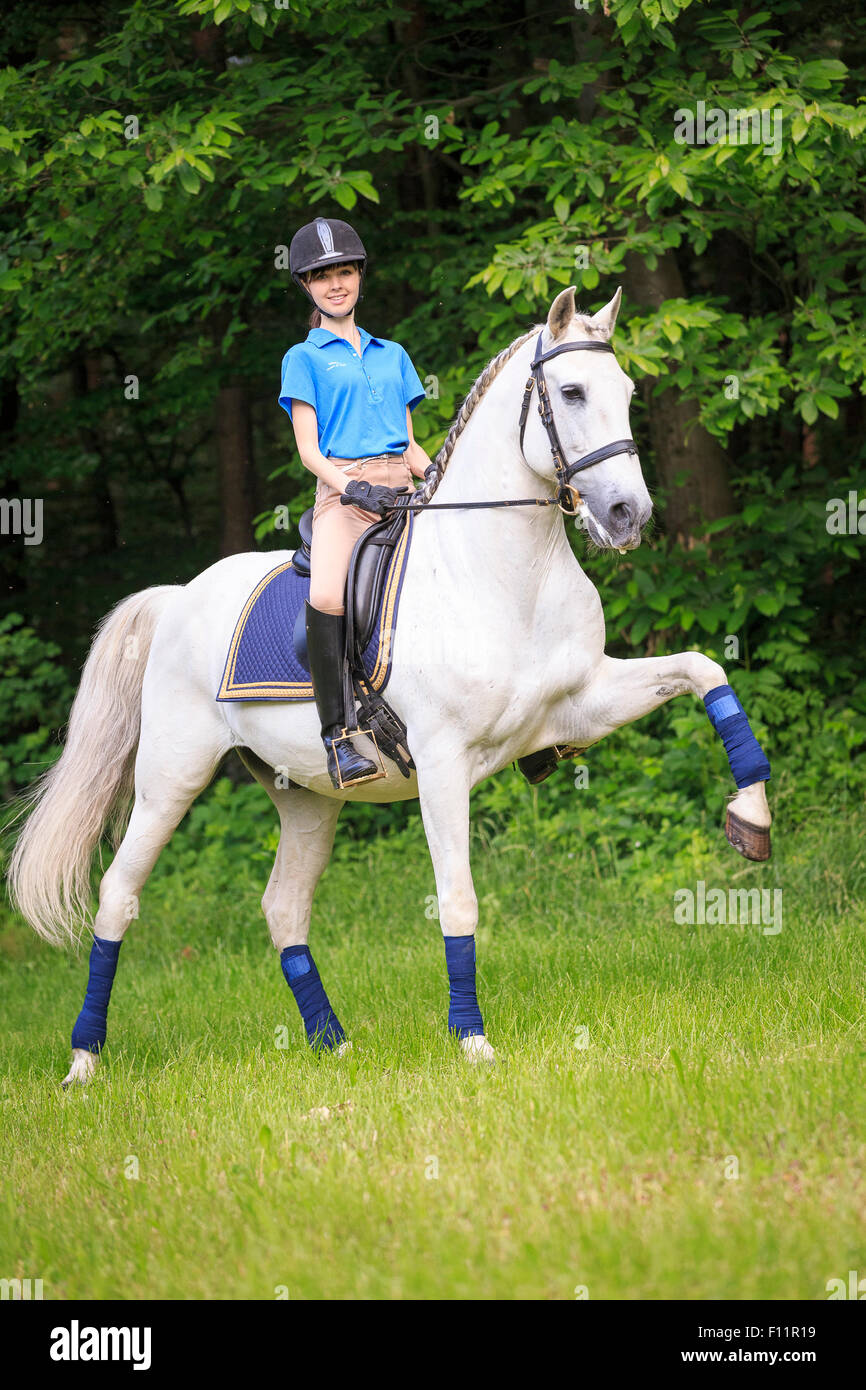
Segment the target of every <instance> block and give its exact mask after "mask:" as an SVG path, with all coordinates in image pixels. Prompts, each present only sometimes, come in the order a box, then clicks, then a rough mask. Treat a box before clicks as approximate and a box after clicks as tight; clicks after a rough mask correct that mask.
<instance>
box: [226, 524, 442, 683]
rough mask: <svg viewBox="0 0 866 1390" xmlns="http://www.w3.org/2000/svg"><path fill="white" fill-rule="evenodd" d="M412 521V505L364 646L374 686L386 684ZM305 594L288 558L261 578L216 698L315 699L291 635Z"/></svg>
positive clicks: (305, 585)
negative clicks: (370, 633)
mask: <svg viewBox="0 0 866 1390" xmlns="http://www.w3.org/2000/svg"><path fill="white" fill-rule="evenodd" d="M414 525H415V517H414V514H413V513H412V512H411V511H410V513H409V519H408V521H407V523H406V526H405V527H404V528H403V533H402V535H401V536H400V539H399V541H398V542H397V544H396V545H395V546H394V550H393V552H392V555H391V563H390V564H389V566H388V570H387V573H386V576H385V583H384V584H383V586H382V599H381V602H380V604H379V611H378V613H377V614H376V623H375V626H374V628H373V635H372V636H371V638H370V641H369V642H368V643H367V646H366V648H365V650H364V655H363V666H364V671H365V672H366V675H367V679H368V680H369V682H370V685H371V686H372V688H373V689H374V690H384V689H385V686H386V685H387V684H388V678H389V676H390V674H391V647H392V645H393V644H392V642H391V640H390V634H391V632H392V630H393V628H394V627H395V626H396V624H397V610H398V608H399V605H400V591H401V589H402V588H403V575H404V573H405V570H406V557H407V556H408V554H409V546H410V544H411V541H412V529H413V527H414ZM309 597H310V580H309V576H308V575H303V574H298V572H297V570H296V569H295V568H294V567H293V565H292V562H291V560H286V561H285V562H284V563H283V564H281V565H277V566H276V568H275V569H272V570H270V571H269V573H268V574H266V575H265V577H264V579H262V580H260V581H259V583H258V584H257V585H256V587H255V588H254V589H253V592H252V593H251V594H250V596H249V598H248V599H247V601H246V603H245V604H244V606H243V608H242V609H241V613H240V617H239V618H238V620H237V623H236V624H235V630H234V633H233V634H232V640H231V642H230V644H229V650H228V656H227V657H226V664H225V670H224V671H223V677H222V680H221V682H220V688H219V693H218V695H217V697H216V698H217V699H218V700H312V699H313V683H312V681H311V679H310V671H309V667H308V666H306V665H305V664H304V663H303V662H302V661H301V659H300V657H299V656H298V654H297V652H296V651H295V644H294V640H293V632H294V627H295V622H296V621H297V618H298V613H299V611H300V610H301V609H302V607H303V604H304V600H305V599H308V598H309Z"/></svg>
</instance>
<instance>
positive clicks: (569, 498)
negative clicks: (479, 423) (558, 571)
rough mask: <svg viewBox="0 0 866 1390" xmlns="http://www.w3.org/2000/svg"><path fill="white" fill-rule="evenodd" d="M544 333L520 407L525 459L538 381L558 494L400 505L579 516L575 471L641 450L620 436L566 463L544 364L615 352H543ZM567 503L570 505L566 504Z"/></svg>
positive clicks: (584, 348)
mask: <svg viewBox="0 0 866 1390" xmlns="http://www.w3.org/2000/svg"><path fill="white" fill-rule="evenodd" d="M543 336H544V330H543V329H542V331H541V333H539V335H538V342H537V343H536V345H535V356H534V357H533V360H532V363H531V367H530V371H531V375H530V377H529V379H528V381H527V383H526V386H525V387H524V390H523V404H522V405H521V407H520V452H521V454H523V458H524V460H525V459H526V455H525V454H524V453H523V435H524V431H525V429H526V420H527V416H528V414H529V402H530V400H531V398H532V391H533V387H534V386H535V385H536V384H537V386H538V413H539V415H540V416H541V423H542V424H543V425H544V428H545V430H546V431H547V437H548V439H549V440H550V452H551V454H552V455H553V465H554V467H555V469H556V481H557V489H556V493H555V495H554V496H553V497H513V498H509V499H508V500H507V501H504V502H422V503H420V504H419V505H416V506H413V505H412V503H411V501H410V500H409V499H407V500H406V501H405V502H400V503H398V505H400V506H403V507H406V508H407V510H411V511H415V512H426V511H427V510H428V508H430V507H435V508H437V510H443V509H444V508H445V507H550V506H553V505H557V506H559V507H560V508H561V509H562V511H563V512H565V514H566V516H576V515H577V513H578V512H579V511H580V508H581V506H582V502H583V499H582V498H581V495H580V493H579V492H578V490H577V488H576V487H574V486H573V484H572V482H571V479H572V478H573V477H574V475H575V473H580V472H582V471H583V469H584V468H592V466H593V464H596V463H603V462H604V460H605V459H609V458H614V457H615V455H616V454H636V453H637V445H636V444H635V442H634V440H633V439H617V440H615V441H614V442H613V443H612V444H604V445H602V447H601V448H600V449H593V451H592V453H590V454H584V456H583V458H579V459H578V460H577V462H576V463H566V462H565V457H564V451H563V448H562V444H561V443H560V439H559V435H558V433H557V430H556V422H555V421H554V418H553V408H552V406H551V404H550V393H549V391H548V389H547V382H546V381H545V379H544V363H545V362H549V361H550V359H551V358H552V357H558V356H559V354H560V353H561V352H613V348H612V347H611V345H610V343H599V342H594V341H591V340H587V341H586V342H581V343H562V344H560V346H559V347H554V348H550V349H548V351H547V352H542V351H541V340H542V337H543ZM566 503H569V504H570V505H568V506H566V505H565V504H566Z"/></svg>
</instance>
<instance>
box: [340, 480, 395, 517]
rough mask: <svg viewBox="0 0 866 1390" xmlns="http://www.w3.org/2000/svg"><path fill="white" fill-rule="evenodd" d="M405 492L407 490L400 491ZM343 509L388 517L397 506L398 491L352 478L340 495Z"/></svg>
mask: <svg viewBox="0 0 866 1390" xmlns="http://www.w3.org/2000/svg"><path fill="white" fill-rule="evenodd" d="M400 491H401V492H405V491H406V489H405V488H401V489H400ZM340 505H341V506H343V507H360V508H361V511H362V512H375V513H376V515H377V516H387V515H388V512H390V511H393V510H394V508H395V507H396V505H397V489H396V488H393V487H382V486H381V485H380V484H378V483H365V482H363V481H362V480H361V479H360V478H352V480H351V482H349V483H348V484H347V485H346V490H345V492H342V493H341V494H340Z"/></svg>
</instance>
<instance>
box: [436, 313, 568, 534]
mask: <svg viewBox="0 0 866 1390" xmlns="http://www.w3.org/2000/svg"><path fill="white" fill-rule="evenodd" d="M575 318H576V319H578V320H579V321H580V323H581V325H582V327H583V328H584V330H585V331H586V332H587V333H589V332H590V327H589V324H588V323H587V321H586V319H585V316H584V315H581V314H575ZM543 327H544V324H542V323H536V324H535V325H534V327H532V328H530V329H529V330H528V331H527V332H526V333H523V334H522V335H521V336H520V337H519V338H515V340H514V342H513V343H510V344H509V346H508V347H507V348H503V349H502V351H501V352H500V353H499V354H498V355H497V356H496V357H494V358H493V359H492V361H490V362H488V364H487V366H486V367H485V368H484V370H483V372H481V374H480V376H478V377H477V378H476V380H475V382H474V384H473V386H472V389H471V391H470V392H469V394H468V395H467V396H466V398H465V400H464V401H463V404H462V405H461V407H460V409H459V411H458V412H457V418H456V420H455V421H454V424H453V425H452V426H451V429H450V430H449V431H448V436H447V438H446V440H445V443H444V444H443V445H442V448H441V449H440V450H439V452H438V454H437V455H436V457H435V458H434V460H433V463H434V464H435V467H436V472H435V473H433V474H432V475H431V478H430V481H429V482H426V483H424V484H422V486H421V487H419V488H418V489H417V492H416V496H417V498H418V501H417V503H416V505H417V506H421V507H423V505H424V503H425V502H429V501H430V498H431V497H432V496H433V494H434V492H435V491H436V489H437V487H438V486H439V484H440V482H441V481H442V475H443V474H444V472H445V469H446V468H447V467H448V462H449V460H450V458H451V455H452V454H453V452H454V448H455V445H456V444H457V440H458V439H459V438H460V436H461V434H462V433H463V431H464V429H465V428H466V425H467V424H468V422H469V417H470V416H471V414H472V412H473V410H474V409H475V407H476V406H477V405H478V403H479V401H480V400H481V399H482V398H483V396H484V395H485V393H486V392H487V390H488V389H489V387H490V385H491V384H492V382H493V381H495V379H496V377H497V376H498V375H499V373H500V372H501V371H502V368H503V367H504V366H505V364H506V362H510V360H511V358H512V357H513V356H514V354H515V353H516V352H518V351H519V350H520V348H522V347H523V345H524V343H528V342H529V340H530V338H537V337H538V334H539V333H540V332H541V330H542V328H543Z"/></svg>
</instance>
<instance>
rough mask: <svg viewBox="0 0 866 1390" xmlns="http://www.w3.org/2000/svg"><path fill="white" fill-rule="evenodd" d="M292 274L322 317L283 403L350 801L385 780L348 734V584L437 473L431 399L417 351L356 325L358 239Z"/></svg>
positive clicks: (333, 755)
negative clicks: (428, 413) (415, 492)
mask: <svg viewBox="0 0 866 1390" xmlns="http://www.w3.org/2000/svg"><path fill="white" fill-rule="evenodd" d="M289 263H290V266H291V271H292V278H293V280H294V281H295V284H296V285H298V287H299V288H300V289H301V291H302V292H303V293H304V294H305V295H306V296H307V298H308V299H309V300H310V301H311V303H312V304H313V314H312V315H311V318H310V331H309V333H308V334H307V337H306V340H305V341H304V342H303V343H295V344H294V346H293V347H291V348H290V349H289V351H288V352H287V353H286V354H285V356H284V358H283V364H282V380H281V386H280V396H279V402H280V405H281V406H282V407H283V409H284V410H285V411H286V412H287V413H288V415H289V418H290V419H291V421H292V425H293V427H294V431H295V439H296V441H297V445H298V452H299V453H300V456H301V461H302V462H303V464H304V465H305V467H307V468H309V469H310V471H311V472H312V473H315V474H316V476H317V478H318V480H319V481H318V483H317V485H316V505H315V508H314V511H313V536H312V542H311V546H310V598H309V602H308V603H307V606H306V631H307V652H308V657H309V664H310V674H311V676H312V681H313V690H314V693H315V697H316V707H317V709H318V712H319V717H320V719H321V725H322V727H321V733H322V741H323V743H324V746H325V750H326V753H327V760H328V762H327V765H328V773H329V775H330V778H331V782H332V784H333V786H334V787H335V789H337V790H341V789H342V788H343V787H346V786H349V785H352V786H355V785H357V784H358V783H361V782H368V781H373V780H376V779H378V778H380V777H384V776H385V773H384V770H383V769H379V768H377V767H376V764H375V763H373V762H371V761H370V759H369V758H365V757H363V756H362V755H361V754H360V753H359V752H358V751H357V750H356V749H355V748H354V746H353V745H352V743H351V741H350V739H349V737H348V736H347V734H346V730H345V729H344V728H343V718H344V712H343V652H344V648H345V588H346V578H347V576H348V573H349V561H350V559H351V555H352V550H353V548H354V545H355V542H356V541H357V539H358V537H359V536H360V535H361V534H362V532H364V531H366V530H367V529H368V527H370V526H372V525H374V524H375V523H376V521H377V520H379V518H380V517H383V516H385V515H387V513H388V511H389V510H390V509H392V508H393V507H394V505H395V502H396V497H397V493H398V492H406V491H408V490H409V487H410V484H411V479H412V476H413V474H414V475H416V476H418V477H422V476H423V475H424V471H425V469H426V468H427V467H429V466H430V459H429V458H428V457H427V455H426V454H425V452H424V450H423V449H420V448H419V446H418V445H417V444H416V443H415V439H414V436H413V433H412V411H413V410H414V409H415V407H416V406H417V405H418V404H419V403H420V402H421V401H423V400H424V395H425V393H424V387H423V386H422V385H421V381H420V379H419V377H418V373H417V372H416V371H415V368H414V367H413V365H412V363H411V361H410V359H409V356H408V354H407V352H406V351H405V349H404V348H402V347H401V346H400V344H399V343H394V342H391V341H389V340H388V339H387V338H376V337H374V336H373V335H372V334H370V333H367V332H366V331H365V329H363V328H360V327H359V326H358V325H356V323H355V305H356V304H357V303H358V300H359V299H360V297H361V290H362V287H363V282H364V272H365V269H366V265H367V253H366V251H365V249H364V244H363V242H362V241H361V238H360V237H359V236H358V234H357V232H356V231H355V229H354V228H353V227H350V226H349V224H348V223H347V222H341V221H339V220H338V219H329V218H321V217H320V218H317V220H316V221H315V222H310V223H308V224H307V225H306V226H304V227H301V228H300V230H299V231H298V232H296V234H295V236H294V237H293V238H292V244H291V247H290V248H289ZM332 460H333V461H332ZM353 727H354V726H353Z"/></svg>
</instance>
